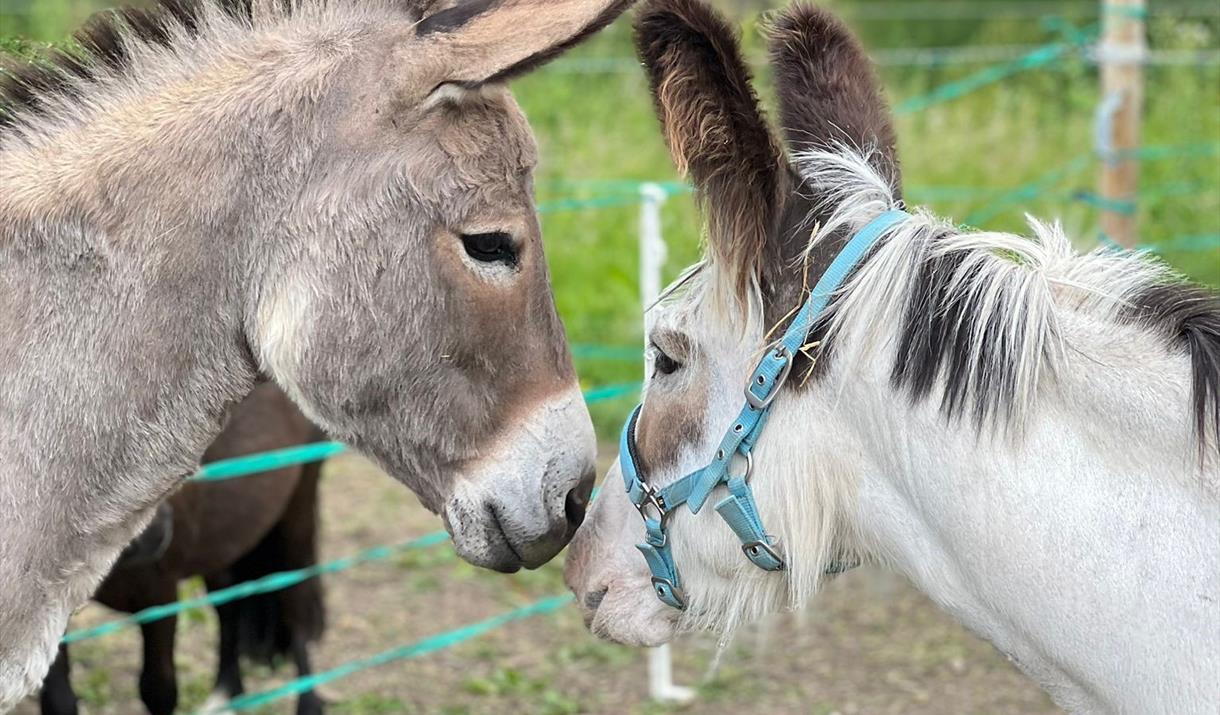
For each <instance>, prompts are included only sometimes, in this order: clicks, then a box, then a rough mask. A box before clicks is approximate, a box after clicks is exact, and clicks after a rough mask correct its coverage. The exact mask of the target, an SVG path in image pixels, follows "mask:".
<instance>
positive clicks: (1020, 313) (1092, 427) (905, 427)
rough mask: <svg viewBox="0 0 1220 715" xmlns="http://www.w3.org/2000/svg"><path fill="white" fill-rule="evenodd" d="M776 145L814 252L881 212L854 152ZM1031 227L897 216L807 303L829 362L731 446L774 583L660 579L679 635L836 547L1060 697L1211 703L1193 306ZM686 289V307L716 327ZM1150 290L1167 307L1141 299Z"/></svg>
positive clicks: (1204, 317) (794, 599) (1131, 708)
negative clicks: (752, 437)
mask: <svg viewBox="0 0 1220 715" xmlns="http://www.w3.org/2000/svg"><path fill="white" fill-rule="evenodd" d="M800 158H801V161H802V165H803V167H804V169H805V172H806V179H807V180H808V181H809V182H810V184H811V185H813V186H815V187H817V188H818V190H819V191H821V192H824V195H825V196H826V197H827V198H826V201H827V202H828V203H829V204H831V205H835V206H838V207H839V208H838V210H836V211H834V212H832V213H831V219H830V220H829V221H828V222H826V223H825V224H823V225H822V226H821V227H820V228H821V230H820V232H819V234H818V236H816V237H815V239H814V240H815V243H814V244H813V245H814V247H816V245H817V241H819V240H824V238H825V237H826V236H829V235H834V234H835V233H836V232H846V233H849V234H850V233H854V232H855V231H857V230H859V229H860V228H861V227H863V226H864V225H865V224H866V223H868V221H870V220H871V219H872V218H873V217H875V216H876V215H878V214H879V213H881V212H882V211H886V210H889V209H892V208H896V207H897V206H896V204H895V202H894V200H893V199H892V198H890V197H891V195H892V194H891V191H890V187H888V186H887V185H886V184H885V182H884V181H883V180H881V179H880V177H878V176H877V174H876V173H875V172H874V171H873V170H871V169H870V168H869V163H868V161H866V159H865V157H863V156H861V155H859V154H856V153H853V152H843V151H836V152H810V153H807V154H804V155H803V156H802V157H800ZM1031 224H1032V226H1033V229H1034V237H1033V238H1032V239H1026V238H1020V237H1017V236H1012V235H1009V234H1000V233H963V232H961V231H959V230H958V229H956V228H955V227H953V226H951V225H949V224H946V223H944V222H942V221H939V220H937V219H935V218H933V217H931V216H930V215H928V214H926V213H917V214H916V215H914V216H913V217H912V218H910V219H908V220H906V221H904V222H902V223H901V224H899V225H897V226H896V227H894V228H893V229H891V231H890V233H889V235H888V236H887V237H886V238H885V239H884V242H883V243H882V244H881V245H880V246H879V247H878V248H877V249H875V250H874V252H873V253H872V254H871V255H870V256H869V257H868V258H867V259H866V262H865V263H864V264H863V265H862V266H861V267H860V268H859V269H858V270H857V271H856V272H855V274H854V276H853V277H852V278H851V280H850V281H849V283H848V284H847V285H846V286H845V287H844V289H843V290H842V291H841V293H840V294H839V296H838V297H837V298H836V300H835V301H834V303H833V304H832V313H831V315H830V319H829V325H828V326H827V329H826V346H827V348H826V349H823V351H822V353H821V359H823V360H829V363H828V364H825V365H822V366H821V367H820V369H819V370H818V371H817V372H816V373H815V376H814V378H813V379H812V380H811V381H810V382H809V384H808V385H805V386H803V387H802V386H801V385H799V384H793V383H789V386H788V387H787V388H785V391H784V393H782V394H781V396H780V398H779V399H778V400H777V401H776V403H775V407H774V408H773V411H772V416H771V418H770V420H769V422H768V425H767V428H766V431H765V433H764V436H763V438H762V439H761V440H760V442H759V444H758V446H757V448H756V450H755V477H754V479H753V480H752V484H753V486H754V489H755V493H756V496H757V499H758V502H759V505H760V508H761V509H762V511H763V519H764V523H766V524H767V525H768V527H769V528H771V529H774V530H775V533H776V535H777V536H778V537H779V539H780V541H779V543H780V546H781V548H782V549H783V550H784V552H785V554H786V556H787V558H788V562H789V569H788V571H787V572H785V573H783V574H781V575H770V574H763V573H761V572H758V571H757V570H756V569H752V568H751V567H750V566H749V565H748V564H745V563H744V562H743V563H741V564H738V565H733V566H729V567H727V568H728V569H730V571H731V577H728V578H726V577H725V573H726V572H725V571H723V570H721V571H719V572H717V573H716V574H712V573H700V572H698V571H696V570H695V569H687V570H685V571H684V575H685V576H686V577H687V578H688V579H689V580H690V587H689V589H688V590H689V592H691V593H693V594H698V595H699V598H700V601H699V603H698V604H697V608H694V609H692V610H691V612H690V613H688V614H685V616H684V619H685V622H684V623H683V625H684V626H685V627H693V628H716V629H722V630H724V629H732V628H733V627H735V626H736V625H737V624H739V623H742V622H746V621H749V620H751V619H753V618H756V617H758V616H760V615H762V614H763V613H765V612H767V611H770V610H773V609H776V608H780V607H790V608H801V607H803V606H804V605H805V603H806V601H807V599H808V598H809V597H811V596H812V595H813V594H814V593H816V592H817V590H818V588H819V586H820V584H821V582H822V580H823V578H824V575H823V574H824V571H825V569H826V567H827V566H828V565H829V564H830V563H832V562H833V561H834V560H836V559H840V558H842V557H843V556H844V553H845V552H846V553H850V554H855V555H858V556H861V557H863V558H864V559H866V560H874V561H877V562H880V563H883V564H886V565H888V566H890V567H891V568H894V569H895V570H897V571H899V572H901V573H904V574H905V575H907V576H908V577H910V578H911V579H912V580H913V581H914V582H915V583H916V585H918V586H919V587H920V588H921V589H922V590H924V591H925V592H926V593H928V594H929V595H930V596H931V597H932V598H933V599H935V600H936V601H937V602H938V603H939V604H940V605H941V606H942V607H943V608H945V609H946V610H947V611H949V612H950V613H952V614H953V615H955V616H956V617H957V618H958V619H959V620H961V621H962V622H963V623H964V624H965V625H967V626H968V627H970V628H972V629H973V630H975V631H976V632H978V633H979V634H980V635H982V636H983V637H985V638H988V639H989V640H991V641H992V642H993V643H994V644H995V645H996V646H997V647H998V648H1000V649H1001V650H1002V651H1004V652H1005V653H1006V654H1008V655H1009V657H1010V658H1011V659H1013V660H1014V661H1015V662H1016V663H1017V664H1018V665H1019V666H1020V667H1022V669H1024V670H1025V671H1026V672H1027V673H1028V674H1029V675H1030V676H1031V677H1033V678H1035V679H1036V680H1038V681H1039V682H1040V683H1041V684H1042V685H1043V686H1044V687H1046V688H1047V689H1048V691H1049V692H1050V693H1051V694H1052V695H1053V696H1054V697H1055V698H1056V700H1057V701H1058V702H1059V703H1060V704H1061V705H1063V706H1065V707H1067V708H1069V709H1072V710H1076V711H1082V712H1160V711H1163V710H1164V708H1166V707H1168V706H1169V704H1170V703H1172V704H1173V708H1174V709H1175V711H1176V712H1204V711H1205V710H1206V707H1208V704H1209V703H1210V704H1212V705H1214V703H1215V702H1217V698H1220V692H1218V691H1217V686H1216V685H1215V679H1214V678H1212V677H1211V676H1210V673H1212V672H1214V671H1215V670H1216V669H1217V668H1218V667H1220V651H1218V650H1217V648H1216V641H1215V638H1214V634H1215V633H1217V632H1220V606H1218V605H1217V604H1218V603H1220V573H1217V572H1216V571H1215V569H1214V565H1215V564H1216V563H1220V452H1218V450H1217V449H1216V448H1215V445H1216V444H1220V441H1217V437H1216V436H1215V433H1214V432H1215V430H1216V429H1218V428H1217V425H1216V422H1215V418H1214V414H1215V409H1216V407H1215V405H1216V399H1217V396H1216V393H1215V392H1214V390H1213V386H1214V375H1212V376H1209V374H1208V371H1210V370H1212V369H1213V364H1214V363H1213V362H1212V360H1213V359H1214V355H1216V354H1220V336H1218V335H1217V333H1216V332H1215V330H1214V329H1213V327H1212V326H1213V325H1216V324H1220V323H1218V322H1215V321H1216V316H1217V315H1220V311H1217V310H1216V309H1215V306H1216V300H1215V298H1214V296H1210V295H1209V294H1207V293H1205V292H1203V291H1197V290H1193V289H1189V288H1186V287H1183V286H1179V285H1177V283H1176V281H1177V279H1176V277H1175V276H1173V275H1172V274H1171V273H1169V272H1168V270H1167V269H1166V268H1164V267H1163V266H1162V265H1161V264H1159V263H1156V262H1154V261H1152V260H1149V259H1148V258H1146V257H1145V256H1143V255H1140V254H1134V253H1117V252H1112V251H1108V250H1098V251H1095V252H1092V253H1089V254H1085V255H1079V254H1076V253H1075V252H1074V251H1073V249H1072V248H1071V246H1070V244H1069V243H1068V241H1067V239H1066V237H1065V236H1064V235H1063V233H1062V231H1061V230H1060V229H1059V228H1058V227H1057V226H1046V225H1043V224H1040V223H1037V222H1034V221H1031ZM707 275H708V278H707V280H706V283H707V284H710V283H714V282H715V281H716V277H715V276H716V273H715V272H707ZM707 284H703V285H699V284H698V282H696V286H697V287H696V288H695V289H694V290H693V293H695V296H693V297H694V300H696V301H697V302H700V303H701V307H700V308H697V309H695V310H696V311H698V312H696V313H695V314H699V315H706V316H708V317H707V318H706V320H707V321H709V325H711V324H716V323H718V324H720V325H721V327H720V328H716V329H714V330H715V331H719V332H724V333H726V334H728V333H733V334H735V335H736V334H740V324H739V323H740V318H739V319H738V320H737V321H734V322H724V321H723V318H721V317H717V316H719V315H720V313H721V312H722V311H721V310H712V309H710V308H711V307H712V306H713V305H716V304H717V303H719V302H720V298H719V297H718V296H720V295H721V294H722V293H721V292H720V291H717V290H715V289H714V288H713V287H712V286H710V285H707ZM1165 291H1168V298H1167V300H1171V301H1176V302H1177V303H1182V304H1185V305H1186V306H1187V307H1189V308H1190V309H1191V310H1190V311H1189V314H1190V316H1191V317H1190V318H1187V319H1182V318H1181V317H1180V316H1181V314H1182V312H1183V311H1182V310H1180V309H1178V310H1176V311H1175V310H1160V311H1158V310H1155V309H1154V307H1153V306H1150V305H1149V303H1148V300H1149V299H1148V296H1150V295H1157V294H1158V292H1165ZM1209 301H1210V302H1209ZM754 312H755V313H756V312H757V311H754ZM1167 314H1176V315H1178V316H1179V317H1178V318H1175V319H1173V320H1162V321H1160V322H1158V321H1156V320H1155V319H1154V318H1155V317H1156V316H1158V315H1159V316H1164V315H1167ZM757 321H758V318H757V317H754V318H751V319H750V320H747V321H746V322H747V323H757ZM747 332H749V333H750V335H747V336H746V339H753V340H756V341H758V342H760V343H761V342H763V341H764V338H763V335H762V331H761V330H758V329H755V330H753V331H747ZM1183 336H1186V338H1189V339H1185V338H1184V337H1183ZM794 379H796V378H794ZM699 518H700V519H705V518H706V522H698V523H699V526H697V527H693V528H691V529H688V530H684V532H683V533H681V534H678V535H676V537H675V553H676V557H677V560H678V562H679V563H680V564H681V563H691V562H692V560H697V558H698V555H699V554H703V555H704V557H705V558H706V554H707V553H708V550H709V548H710V547H709V545H708V543H707V539H710V538H711V537H710V536H707V534H709V533H711V530H714V529H717V528H719V527H718V525H715V524H712V523H710V522H712V521H714V517H707V515H704V514H701V515H699ZM684 540H687V543H688V544H689V543H691V541H690V540H695V545H694V546H692V548H691V551H690V552H689V553H688V554H684V553H683V542H684ZM715 548H717V549H720V550H724V549H723V545H722V544H717V546H716V547H715ZM736 556H739V555H737V554H732V553H728V552H726V554H725V558H729V559H734V557H736ZM734 560H735V561H742V560H741V559H740V558H736V559H734ZM719 566H720V567H721V568H724V566H723V564H719Z"/></svg>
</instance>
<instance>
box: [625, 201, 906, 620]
mask: <svg viewBox="0 0 1220 715" xmlns="http://www.w3.org/2000/svg"><path fill="white" fill-rule="evenodd" d="M907 217H908V214H907V213H906V212H904V211H887V212H886V213H883V214H881V215H880V216H878V217H876V218H874V219H873V220H872V221H870V222H869V223H868V224H867V225H866V226H864V228H862V229H860V232H859V233H857V234H856V235H855V236H854V237H852V239H851V240H850V241H848V242H847V245H846V246H844V247H843V250H842V251H840V252H839V254H838V255H837V256H835V259H834V261H832V262H831V264H830V267H829V268H827V269H826V272H825V273H823V274H822V277H821V278H820V279H819V280H818V282H817V285H815V286H814V287H813V290H812V291H810V293H809V298H808V299H806V300H805V303H804V305H802V306H801V309H800V311H799V312H797V314H796V317H795V318H793V319H792V323H791V324H790V325H789V326H788V329H787V330H786V331H785V332H784V335H783V337H782V338H780V340H779V342H778V343H776V344H775V347H772V348H769V349H768V350H767V353H766V355H765V356H764V357H763V358H762V360H760V361H759V363H758V366H757V367H755V368H754V371H753V372H752V373H751V374H750V382H749V384H747V385H746V388H745V399H746V404H745V406H744V407H743V408H742V410H741V413H740V414H738V415H737V419H736V420H734V422H733V426H732V427H730V428H729V429H728V432H726V433H725V435H724V438H723V439H722V440H721V441H720V447H719V448H718V449H717V450H716V456H715V457H714V458H713V459H712V461H711V463H710V464H708V465H707V466H705V467H703V468H702V469H699V470H697V471H694V472H691V473H690V474H688V475H686V476H685V477H682V478H681V479H679V480H678V481H676V482H674V483H673V484H670V485H668V486H666V487H662V488H657V487H655V486H653V485H651V484H649V483H648V482H647V481H645V479H644V475H643V471H642V469H641V467H640V461H639V458H638V455H637V454H636V444H635V425H636V421H637V420H638V419H639V416H640V408H641V407H642V406H643V405H639V406H637V407H636V408H635V409H634V410H633V411H632V412H631V417H629V418H628V419H627V423H626V424H625V425H624V426H623V434H622V438H621V439H620V440H619V466H620V468H621V469H622V472H623V482H624V485H625V486H626V487H627V497H628V498H629V499H630V500H631V503H632V504H634V505H635V508H636V509H637V510H638V511H639V512H640V516H641V517H642V518H643V519H644V530H645V539H644V543H642V544H639V545H638V546H637V547H636V548H638V549H639V550H640V552H641V553H643V554H644V560H645V561H647V562H648V568H649V570H650V571H652V587H653V590H654V591H656V594H657V598H659V599H661V601H662V602H663V603H665V604H666V605H669V606H673V607H674V608H677V609H679V610H683V609H685V608H686V594H685V593H684V592H683V590H682V583H681V581H680V580H679V578H678V569H677V567H676V566H675V565H674V557H673V551H672V550H671V549H670V543H669V533H668V531H667V530H666V525H667V523H668V522H669V519H670V517H672V516H673V514H674V512H675V511H677V509H678V507H680V506H682V505H683V504H686V505H687V506H688V507H689V508H690V511H691V513H693V514H697V513H699V510H700V509H702V508H703V505H704V503H705V502H706V501H707V499H708V497H709V496H711V493H712V490H714V489H715V488H716V487H718V486H720V485H721V484H724V485H726V486H727V488H728V496H726V497H725V498H723V499H721V500H720V501H719V502H717V503H716V513H718V514H720V516H721V517H722V518H723V519H724V520H725V522H726V523H728V525H729V528H730V529H732V530H733V533H735V534H736V535H737V538H738V539H739V540H740V541H741V550H742V552H743V553H744V554H745V555H746V558H747V559H749V560H750V562H751V563H753V564H754V565H755V566H757V567H758V568H760V569H763V570H764V571H782V570H783V569H784V559H783V557H782V556H780V554H779V552H777V551H776V549H775V540H774V539H773V538H772V537H771V536H769V535H768V534H767V532H766V530H765V529H764V528H763V525H762V519H761V518H760V517H759V514H758V508H757V506H756V505H755V502H754V493H753V492H752V491H751V490H750V482H749V479H750V470H751V468H752V466H753V458H752V457H751V456H750V453H751V451H753V449H754V443H755V442H756V441H757V440H758V437H759V435H760V434H762V429H763V425H764V424H766V422H767V416H768V414H769V413H770V409H771V402H772V401H773V400H774V399H775V397H776V395H778V394H779V390H780V388H781V387H783V385H784V382H785V381H786V380H787V379H788V373H789V371H790V370H792V362H793V356H794V355H795V354H796V352H797V351H798V350H799V349H800V348H801V346H802V345H804V344H805V340H806V339H807V337H808V335H809V331H810V329H811V328H812V327H813V324H814V322H815V321H816V320H817V319H818V317H819V316H821V314H822V313H823V312H824V311H825V310H826V306H827V304H829V303H830V298H831V296H832V295H833V294H834V292H835V291H836V290H838V288H839V286H841V285H842V284H843V281H844V280H846V279H847V276H848V275H849V274H850V273H851V270H852V269H853V268H855V266H856V265H857V264H859V263H860V261H861V260H862V259H863V258H864V256H865V255H866V254H867V253H868V251H869V249H870V248H872V247H873V246H874V245H875V244H876V243H877V241H878V240H879V239H880V238H881V236H883V235H884V234H885V233H886V231H888V230H889V229H890V228H892V227H893V226H894V225H895V224H896V223H898V222H899V221H901V220H903V219H905V218H907ZM738 454H739V455H741V456H742V457H743V458H744V459H745V462H746V468H745V471H744V472H742V473H741V474H733V473H731V471H730V468H729V467H730V465H731V463H732V460H733V456H734V455H738ZM831 570H832V571H838V570H842V569H838V568H832V569H831Z"/></svg>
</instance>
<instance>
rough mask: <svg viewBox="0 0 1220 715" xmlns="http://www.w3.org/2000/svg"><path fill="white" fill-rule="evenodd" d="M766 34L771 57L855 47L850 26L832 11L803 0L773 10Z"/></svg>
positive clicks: (853, 49) (857, 44) (820, 52)
mask: <svg viewBox="0 0 1220 715" xmlns="http://www.w3.org/2000/svg"><path fill="white" fill-rule="evenodd" d="M767 35H768V38H769V41H770V43H769V44H770V47H771V55H772V58H773V59H782V58H784V57H789V56H792V55H794V54H797V55H804V56H808V55H812V54H822V53H825V52H827V51H833V50H835V49H836V48H844V49H850V50H852V51H858V48H859V43H858V42H857V41H856V37H855V35H854V34H853V33H852V31H851V29H850V28H848V27H847V25H846V24H844V23H843V21H842V20H840V19H839V18H838V17H837V16H836V15H835V14H834V13H833V12H831V11H830V10H827V9H826V8H822V7H818V6H816V5H809V4H806V3H797V4H795V5H792V6H791V7H788V8H786V9H784V10H781V11H779V12H778V13H776V14H775V15H774V16H773V17H772V18H771V21H770V23H769V27H768V31H767Z"/></svg>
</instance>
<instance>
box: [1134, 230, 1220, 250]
mask: <svg viewBox="0 0 1220 715" xmlns="http://www.w3.org/2000/svg"><path fill="white" fill-rule="evenodd" d="M1142 248H1146V249H1148V250H1150V251H1152V252H1154V253H1165V252H1166V251H1173V252H1181V253H1190V252H1193V251H1220V233H1208V234H1202V235H1199V236H1177V237H1175V238H1170V239H1167V240H1164V241H1157V242H1156V243H1149V244H1146V245H1144V246H1142Z"/></svg>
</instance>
